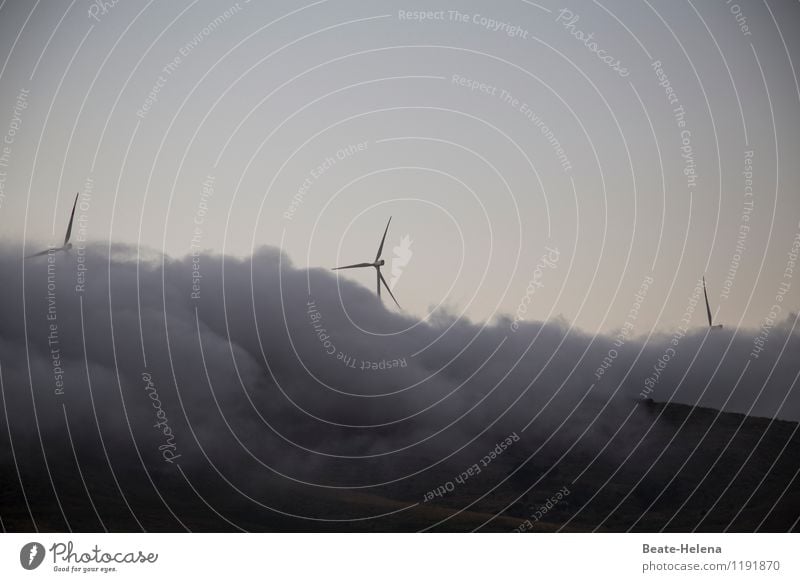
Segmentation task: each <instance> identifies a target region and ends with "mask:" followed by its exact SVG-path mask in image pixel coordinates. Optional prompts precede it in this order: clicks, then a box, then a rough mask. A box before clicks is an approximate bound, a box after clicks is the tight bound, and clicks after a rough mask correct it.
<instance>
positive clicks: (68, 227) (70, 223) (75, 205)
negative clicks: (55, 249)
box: [64, 192, 80, 246]
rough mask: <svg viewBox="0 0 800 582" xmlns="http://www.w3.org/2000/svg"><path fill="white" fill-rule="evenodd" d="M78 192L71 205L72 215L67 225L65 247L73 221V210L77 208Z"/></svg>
mask: <svg viewBox="0 0 800 582" xmlns="http://www.w3.org/2000/svg"><path fill="white" fill-rule="evenodd" d="M79 195H80V192H77V193H76V194H75V202H73V203H72V214H70V215H69V224H68V225H67V236H65V237H64V246H67V243H68V242H69V237H70V235H71V234H72V221H73V220H75V208H76V207H77V206H78V196H79Z"/></svg>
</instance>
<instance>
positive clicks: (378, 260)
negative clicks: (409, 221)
mask: <svg viewBox="0 0 800 582" xmlns="http://www.w3.org/2000/svg"><path fill="white" fill-rule="evenodd" d="M391 222H392V217H391V216H390V217H389V222H387V223H386V230H384V231H383V238H382V239H381V244H380V246H379V247H378V254H377V255H375V260H374V261H373V262H371V263H357V264H355V265H346V266H344V267H335V268H334V269H333V270H334V271H338V270H340V269H358V268H361V267H375V272H376V273H377V283H378V297H380V296H381V283H383V286H384V287H386V290H387V291H388V292H389V295H391V296H392V299H393V300H394V302H395V304H396V305H397V307H400V304H399V303H397V299H395V297H394V293H392V290H391V289H390V288H389V284H388V283H387V282H386V279H384V278H383V275H382V274H381V267H382V266H383V265H384V263H385V262H386V261H384V260H383V259H382V258H381V253H382V252H383V243H384V241H386V233H387V232H389V223H391ZM400 309H402V307H400Z"/></svg>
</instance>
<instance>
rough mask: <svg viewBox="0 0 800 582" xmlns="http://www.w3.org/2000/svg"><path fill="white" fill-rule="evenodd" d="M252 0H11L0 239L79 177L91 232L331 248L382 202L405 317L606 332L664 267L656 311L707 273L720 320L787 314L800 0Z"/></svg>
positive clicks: (151, 243)
mask: <svg viewBox="0 0 800 582" xmlns="http://www.w3.org/2000/svg"><path fill="white" fill-rule="evenodd" d="M107 4H109V5H110V3H107ZM265 4H268V5H262V4H261V3H248V2H245V1H244V0H241V1H240V2H238V3H231V4H227V3H225V2H208V1H193V2H188V1H178V2H162V3H156V2H149V3H147V2H136V1H132V0H130V1H129V0H126V1H124V2H119V3H117V4H116V5H115V6H108V7H106V8H99V7H98V3H93V2H87V1H80V2H78V1H74V2H72V3H69V4H67V3H60V2H50V3H29V2H19V1H17V2H15V1H12V0H8V1H6V2H3V3H2V4H0V51H2V54H4V55H8V58H7V59H6V60H5V62H3V63H0V66H1V67H2V68H0V79H1V80H2V82H1V83H0V132H1V133H3V136H4V138H3V139H4V144H2V145H3V147H5V148H6V149H4V150H2V151H0V154H2V157H0V172H2V173H0V180H1V181H0V186H1V187H2V190H0V229H2V230H1V232H2V236H3V238H4V239H5V240H6V241H9V242H14V243H19V242H21V241H24V244H25V252H33V251H36V250H40V247H42V245H47V244H50V243H53V242H59V244H60V241H61V240H62V239H63V232H64V228H65V226H66V220H67V218H68V215H69V207H70V205H71V202H72V197H73V196H74V194H75V192H77V191H81V192H83V193H84V195H85V197H84V198H82V199H81V200H82V205H81V207H82V210H80V211H79V212H80V213H81V214H82V222H81V236H85V238H86V239H88V240H90V241H113V242H124V243H130V244H139V245H144V246H147V247H150V248H153V249H156V250H158V251H162V252H164V253H167V254H169V255H172V256H184V255H186V254H188V253H191V252H192V244H195V245H197V247H198V248H202V249H205V250H209V251H212V252H215V253H226V254H233V255H240V256H246V255H250V254H251V253H252V251H253V250H254V249H255V248H257V247H259V246H261V245H274V246H278V247H281V248H282V249H283V250H284V251H285V252H286V254H287V255H288V256H289V257H290V258H291V259H292V261H293V262H294V264H295V265H297V266H298V267H306V266H308V267H326V268H327V267H332V266H335V265H337V264H348V263H356V262H362V261H371V260H372V259H373V258H374V255H375V252H376V250H377V246H378V242H379V240H380V235H381V233H382V232H383V229H384V227H385V225H386V221H387V220H388V218H389V216H392V224H391V227H390V229H389V234H388V237H387V242H386V249H385V251H384V258H385V259H386V261H387V265H386V268H385V273H386V276H387V279H389V278H390V277H391V278H393V279H394V280H395V283H394V286H393V289H394V292H395V295H396V296H397V298H398V300H399V301H400V302H401V304H402V305H403V307H404V308H405V309H406V310H407V311H408V312H410V313H412V314H414V315H418V316H424V315H426V314H428V313H429V312H431V310H434V309H436V308H446V309H447V310H448V311H451V312H454V313H456V314H460V313H462V312H463V313H464V314H465V315H467V316H468V317H469V318H470V319H472V320H475V321H484V320H489V319H492V318H494V317H497V316H498V315H499V314H508V315H511V316H512V317H513V316H514V315H517V316H521V317H524V318H525V319H527V320H547V319H551V318H555V317H559V316H561V317H563V318H565V319H566V320H567V321H568V322H570V323H574V324H575V325H577V326H579V327H580V328H582V329H584V330H586V331H588V332H591V333H593V332H595V331H599V330H602V331H611V330H613V329H615V328H618V327H620V326H622V325H623V324H625V322H626V321H628V320H630V316H629V312H630V310H631V308H632V307H633V306H634V304H635V295H636V293H637V290H639V289H640V287H641V285H642V282H643V281H644V280H645V279H646V278H647V277H652V280H653V283H652V284H651V285H650V286H649V288H648V290H647V293H646V297H645V298H644V300H643V301H641V309H640V311H639V312H638V316H637V317H636V319H635V322H633V321H632V323H635V330H636V333H647V332H648V331H649V330H651V329H654V328H655V329H661V330H665V331H666V330H669V329H671V328H673V327H674V326H675V325H677V322H678V321H679V320H680V318H681V317H682V315H683V313H684V311H685V310H686V308H687V304H688V301H689V297H690V296H691V295H692V292H693V289H694V288H695V284H696V282H697V280H698V279H699V278H700V277H701V276H702V275H703V273H705V274H706V276H707V281H708V284H709V295H710V299H711V303H712V309H713V310H714V311H715V312H716V311H717V309H718V312H717V313H716V320H717V321H719V322H722V323H724V324H725V325H726V327H736V326H740V325H744V326H748V327H756V326H758V325H759V324H760V322H761V321H762V320H763V319H764V318H765V317H767V316H768V315H769V313H770V311H771V307H772V306H773V304H775V303H776V295H777V293H778V291H779V289H780V288H781V287H780V286H781V285H782V284H785V283H789V284H792V286H791V287H790V289H789V291H788V293H787V296H786V297H785V299H784V301H783V302H782V303H781V306H782V313H781V314H780V315H781V316H785V315H787V314H788V312H789V311H790V310H796V309H797V307H798V282H797V281H796V280H792V279H791V278H790V277H787V276H786V273H787V271H786V269H787V266H789V267H791V265H788V264H787V262H788V261H789V259H790V257H789V255H788V253H789V252H790V251H791V249H792V244H793V241H794V240H795V239H796V237H797V236H798V234H799V233H800V224H799V222H800V197H799V196H798V182H799V180H798V178H799V177H800V176H799V175H798V172H799V171H800V170H799V169H798V164H797V160H798V158H799V157H800V156H799V154H800V148H798V141H799V140H800V115H799V112H800V91H799V90H798V82H797V76H796V74H795V72H794V68H793V61H794V64H796V63H797V59H798V56H799V55H800V49H799V48H798V47H799V46H800V45H799V44H798V43H800V41H798V39H797V35H796V31H797V30H798V25H800V5H798V3H796V2H775V1H769V2H749V1H741V2H738V3H737V4H735V3H733V2H725V1H722V0H721V1H718V2H674V1H672V0H669V1H666V0H662V1H655V2H642V3H630V2H622V1H614V2H612V1H608V2H602V3H600V2H573V3H570V4H569V5H568V6H567V7H565V6H563V5H561V4H558V3H554V2H550V1H548V0H543V1H542V2H541V3H538V4H537V3H532V2H527V1H524V0H517V1H508V2H503V3H494V4H489V3H485V2H452V1H450V2H447V1H440V2H410V3H405V2H388V1H375V2H369V3H364V2H347V1H334V0H328V1H325V0H322V1H319V2H314V3H309V4H307V5H304V6H301V5H300V4H299V3H294V2H269V3H265ZM417 11H427V14H425V19H424V20H420V15H419V14H417V13H416V12H417ZM456 11H457V12H456ZM589 35H591V37H589ZM676 109H677V110H678V113H676ZM748 152H752V155H750V154H749V153H748ZM326 160H328V161H327V162H326ZM746 171H747V172H750V171H751V172H752V175H750V174H745V173H744V172H746ZM748 179H751V180H752V182H751V183H748V182H747V181H746V180H748ZM748 187H752V190H749V189H747V188H748ZM403 237H406V241H405V242H403V241H402V239H403ZM554 251H557V252H555V253H554ZM543 257H549V259H548V260H547V261H543V259H542V258H543ZM537 265H539V266H538V268H537ZM393 267H394V269H393ZM789 274H791V272H789ZM342 276H343V277H347V278H348V279H352V280H353V281H355V282H358V283H360V284H363V285H365V286H367V287H368V288H370V289H372V288H374V279H373V277H374V274H373V273H371V272H369V271H364V272H361V271H349V272H346V273H345V274H343V275H342ZM531 281H534V283H533V284H531V283H530V282H531ZM523 301H525V303H524V304H523V305H525V306H526V307H525V309H526V311H525V312H524V313H522V312H521V311H520V305H521V304H522V302H523ZM704 323H705V322H704V314H702V312H698V313H697V314H696V315H695V318H694V319H693V325H698V326H699V325H703V324H704Z"/></svg>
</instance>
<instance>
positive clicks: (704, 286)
mask: <svg viewBox="0 0 800 582" xmlns="http://www.w3.org/2000/svg"><path fill="white" fill-rule="evenodd" d="M703 295H704V296H705V298H706V313H707V314H708V327H713V326H712V325H711V307H710V306H709V305H708V293H707V292H706V278H705V276H704V277H703Z"/></svg>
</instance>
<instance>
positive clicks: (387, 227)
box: [375, 216, 392, 262]
mask: <svg viewBox="0 0 800 582" xmlns="http://www.w3.org/2000/svg"><path fill="white" fill-rule="evenodd" d="M390 222H392V217H391V216H390V217H389V222H387V223H386V230H384V231H383V238H382V239H381V246H379V247H378V254H377V255H375V261H376V262H377V260H378V259H380V258H381V253H382V252H383V243H384V241H385V240H386V233H387V232H389V223H390Z"/></svg>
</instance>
